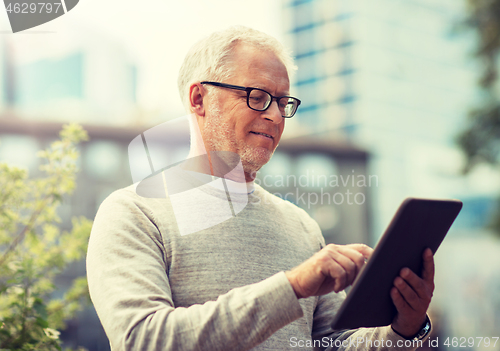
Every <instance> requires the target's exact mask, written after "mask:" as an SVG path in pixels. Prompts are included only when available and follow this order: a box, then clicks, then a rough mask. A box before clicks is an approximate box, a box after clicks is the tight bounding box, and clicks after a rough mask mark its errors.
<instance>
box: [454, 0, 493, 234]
mask: <svg viewBox="0 0 500 351" xmlns="http://www.w3.org/2000/svg"><path fill="white" fill-rule="evenodd" d="M467 4H468V10H469V16H468V18H467V20H466V21H465V25H466V27H467V28H469V29H471V30H473V31H474V32H475V33H476V34H477V50H476V52H475V55H476V57H477V59H478V60H480V61H481V63H482V72H481V77H480V79H479V82H478V86H479V87H480V89H481V90H482V96H483V100H482V101H481V102H480V103H479V104H478V106H477V107H476V108H474V109H472V110H471V111H470V112H469V120H468V126H467V127H466V129H465V130H464V131H463V132H462V133H461V134H460V135H458V137H457V142H458V144H459V145H460V147H461V148H462V150H463V151H464V153H465V155H466V157H467V163H466V165H465V168H464V173H467V172H469V171H470V170H471V169H473V168H474V167H475V166H476V165H477V164H480V163H487V164H491V165H494V166H498V165H500V94H499V92H500V86H499V80H498V62H499V56H500V0H468V1H467ZM499 204H500V201H499ZM498 209H499V210H497V213H496V214H494V216H493V220H492V222H491V227H492V229H493V230H494V231H495V232H496V233H497V234H498V236H500V220H499V219H498V218H499V212H500V206H499V207H498Z"/></svg>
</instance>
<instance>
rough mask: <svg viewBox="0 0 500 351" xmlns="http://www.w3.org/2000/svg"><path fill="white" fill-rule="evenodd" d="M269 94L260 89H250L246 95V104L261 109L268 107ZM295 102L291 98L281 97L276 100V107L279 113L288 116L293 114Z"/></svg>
mask: <svg viewBox="0 0 500 351" xmlns="http://www.w3.org/2000/svg"><path fill="white" fill-rule="evenodd" d="M270 103H271V95H270V94H269V93H267V92H265V91H262V90H257V89H255V90H252V91H251V92H250V94H249V96H248V104H249V106H250V107H251V108H253V109H256V110H259V111H263V110H265V109H267V108H268V107H269V104H270ZM295 105H296V102H295V100H294V99H292V98H282V99H280V100H279V101H278V107H279V109H280V112H281V115H282V116H285V117H288V116H291V115H293V113H294V111H295V108H296V107H295Z"/></svg>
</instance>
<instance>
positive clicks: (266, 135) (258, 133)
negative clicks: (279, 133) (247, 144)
mask: <svg viewBox="0 0 500 351" xmlns="http://www.w3.org/2000/svg"><path fill="white" fill-rule="evenodd" d="M250 133H252V134H256V135H262V136H265V137H267V138H270V139H271V140H273V139H274V138H273V136H272V135H269V134H266V133H260V132H250Z"/></svg>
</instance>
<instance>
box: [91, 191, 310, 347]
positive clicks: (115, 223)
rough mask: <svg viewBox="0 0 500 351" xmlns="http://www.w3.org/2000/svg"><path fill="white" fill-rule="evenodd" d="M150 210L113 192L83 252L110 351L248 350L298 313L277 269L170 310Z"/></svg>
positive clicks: (159, 239)
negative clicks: (215, 295)
mask: <svg viewBox="0 0 500 351" xmlns="http://www.w3.org/2000/svg"><path fill="white" fill-rule="evenodd" d="M167 272H168V264H167V260H166V254H165V248H164V246H163V241H162V236H161V234H160V232H159V230H158V227H157V226H156V224H155V221H154V216H153V214H152V212H151V211H150V209H149V208H148V207H147V206H146V205H144V204H143V203H141V202H140V201H138V200H134V199H133V198H131V196H126V195H123V193H114V194H112V195H111V196H110V197H108V199H106V200H105V201H104V202H103V204H102V205H101V207H100V208H99V211H98V213H97V215H96V219H95V222H94V225H93V228H92V232H91V236H90V241H89V247H88V252H87V276H88V283H89V290H90V295H91V298H92V302H93V303H94V306H95V308H96V311H97V314H98V316H99V319H100V320H101V323H102V325H103V327H104V330H105V332H106V334H107V336H108V338H109V341H110V345H111V348H112V350H178V351H182V350H204V351H209V350H235V349H238V350H248V349H251V348H253V347H255V346H256V345H258V344H260V343H261V342H263V341H264V340H266V339H267V338H268V337H270V336H271V335H272V334H273V333H274V332H276V331H277V330H279V329H281V328H282V327H283V326H285V325H287V324H288V323H291V322H292V321H294V320H296V319H298V318H300V317H302V315H303V312H302V309H301V306H300V304H299V303H298V301H297V298H296V296H295V294H294V292H293V289H292V287H291V286H290V283H289V281H288V279H287V278H286V276H285V273H284V272H279V273H277V274H275V275H273V276H271V277H269V278H267V279H265V280H262V281H260V282H258V283H255V284H251V285H247V286H243V287H239V288H235V289H232V290H230V291H228V292H227V293H225V294H223V295H220V296H219V297H218V298H217V300H216V301H208V302H206V303H204V304H200V305H192V306H190V307H187V308H185V307H176V306H175V305H174V303H173V300H172V293H171V289H170V284H169V279H168V275H167Z"/></svg>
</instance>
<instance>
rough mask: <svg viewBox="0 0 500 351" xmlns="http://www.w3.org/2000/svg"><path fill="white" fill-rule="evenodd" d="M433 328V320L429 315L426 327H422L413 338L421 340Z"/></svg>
mask: <svg viewBox="0 0 500 351" xmlns="http://www.w3.org/2000/svg"><path fill="white" fill-rule="evenodd" d="M430 330H431V322H430V320H429V317H427V320H426V321H425V325H424V327H423V328H422V330H420V332H419V333H418V334H417V335H416V336H415V337H414V338H413V340H421V339H423V338H424V337H426V336H427V334H428V333H429V331H430Z"/></svg>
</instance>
